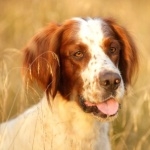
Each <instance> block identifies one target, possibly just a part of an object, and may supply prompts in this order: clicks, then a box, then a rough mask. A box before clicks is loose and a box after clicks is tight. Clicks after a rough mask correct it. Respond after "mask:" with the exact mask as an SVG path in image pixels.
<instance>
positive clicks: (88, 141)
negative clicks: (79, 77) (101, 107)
mask: <svg viewBox="0 0 150 150" xmlns="http://www.w3.org/2000/svg"><path fill="white" fill-rule="evenodd" d="M51 107H52V109H50V107H49V106H48V103H47V99H46V97H44V98H43V100H42V101H41V102H40V103H39V104H37V105H35V106H34V107H32V108H30V109H29V110H27V111H26V112H24V113H23V114H21V115H20V116H19V117H17V118H16V119H13V120H11V121H9V122H7V123H3V124H2V125H1V126H0V133H1V137H0V150H8V149H10V150H59V149H60V150H110V145H109V140H108V124H107V123H101V122H99V121H98V120H97V119H95V118H93V117H91V116H90V115H89V114H86V113H84V112H83V111H82V110H81V109H80V107H79V106H78V105H77V103H76V102H74V101H72V102H67V101H66V100H64V99H63V98H62V97H61V95H60V94H57V96H56V97H55V100H54V103H53V104H52V106H51ZM106 143H107V144H106Z"/></svg>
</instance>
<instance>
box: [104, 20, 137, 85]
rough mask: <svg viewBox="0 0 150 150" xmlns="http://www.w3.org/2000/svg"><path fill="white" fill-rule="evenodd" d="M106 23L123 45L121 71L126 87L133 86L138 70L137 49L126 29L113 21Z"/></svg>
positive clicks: (120, 62)
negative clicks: (133, 79) (132, 81)
mask: <svg viewBox="0 0 150 150" xmlns="http://www.w3.org/2000/svg"><path fill="white" fill-rule="evenodd" d="M106 22H107V23H108V24H109V25H110V26H111V27H112V29H113V31H114V33H115V36H116V38H117V39H118V40H119V42H120V44H121V54H120V61H119V69H120V71H121V74H122V77H123V80H124V83H125V86H126V85H128V84H131V79H132V77H133V75H134V74H135V72H136V71H137V69H138V56H137V49H136V46H135V44H134V42H133V40H132V38H131V36H130V35H129V33H128V32H127V31H126V29H124V28H123V27H121V26H119V25H117V24H116V23H115V22H114V21H112V20H106Z"/></svg>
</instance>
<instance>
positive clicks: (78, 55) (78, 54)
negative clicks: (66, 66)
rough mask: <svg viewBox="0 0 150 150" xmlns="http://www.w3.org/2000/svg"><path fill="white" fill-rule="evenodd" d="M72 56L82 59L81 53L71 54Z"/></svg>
mask: <svg viewBox="0 0 150 150" xmlns="http://www.w3.org/2000/svg"><path fill="white" fill-rule="evenodd" d="M73 56H75V57H76V58H82V57H83V53H82V52H81V51H77V52H75V53H74V54H73Z"/></svg>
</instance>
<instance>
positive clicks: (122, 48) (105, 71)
mask: <svg viewBox="0 0 150 150" xmlns="http://www.w3.org/2000/svg"><path fill="white" fill-rule="evenodd" d="M137 64H138V60H137V52H136V48H135V45H134V43H133V41H132V39H131V37H130V36H129V34H128V32H127V31H126V30H125V29H124V28H122V27H120V26H119V25H117V24H116V23H115V22H114V21H112V20H106V19H99V18H97V19H91V18H88V19H81V18H73V19H71V20H68V21H66V22H64V24H62V25H57V24H50V25H49V26H47V27H46V28H44V29H43V30H42V31H41V32H39V33H38V34H37V35H35V36H34V37H33V38H32V40H31V41H30V42H29V44H28V45H27V47H26V48H25V50H24V74H25V75H27V77H28V78H30V79H31V80H33V79H35V80H36V81H37V82H38V83H39V84H40V85H41V86H42V87H43V89H44V90H45V91H46V93H47V94H50V95H51V96H52V97H53V98H54V97H55V95H56V93H57V91H59V92H60V94H61V95H62V96H63V97H64V98H65V99H66V100H68V101H70V100H71V101H76V102H77V104H78V105H79V106H80V107H81V109H82V110H83V111H85V112H87V113H90V114H93V115H94V116H96V117H97V118H99V119H105V120H108V119H110V118H113V117H114V116H116V114H117V112H118V109H119V102H120V99H121V98H122V97H123V95H124V91H125V88H126V86H127V85H129V84H130V83H131V79H132V76H133V74H134V72H135V70H136V67H137Z"/></svg>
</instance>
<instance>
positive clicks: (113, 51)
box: [109, 47, 117, 54]
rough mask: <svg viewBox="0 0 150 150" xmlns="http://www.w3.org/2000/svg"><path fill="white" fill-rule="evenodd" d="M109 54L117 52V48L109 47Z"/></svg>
mask: <svg viewBox="0 0 150 150" xmlns="http://www.w3.org/2000/svg"><path fill="white" fill-rule="evenodd" d="M109 52H110V53H111V54H114V53H116V52H117V48H116V47H110V50H109Z"/></svg>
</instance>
